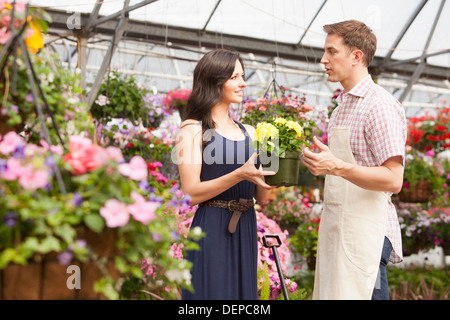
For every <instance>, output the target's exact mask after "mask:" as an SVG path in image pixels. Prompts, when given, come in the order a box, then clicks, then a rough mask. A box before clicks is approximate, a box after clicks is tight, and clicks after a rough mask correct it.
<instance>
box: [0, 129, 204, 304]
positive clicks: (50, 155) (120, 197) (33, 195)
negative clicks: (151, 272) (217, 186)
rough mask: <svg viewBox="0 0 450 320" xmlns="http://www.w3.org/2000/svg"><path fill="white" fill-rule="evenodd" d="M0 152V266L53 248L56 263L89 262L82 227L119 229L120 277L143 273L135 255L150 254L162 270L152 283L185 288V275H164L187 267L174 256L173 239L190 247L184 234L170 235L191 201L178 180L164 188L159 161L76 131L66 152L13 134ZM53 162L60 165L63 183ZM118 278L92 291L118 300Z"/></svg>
mask: <svg viewBox="0 0 450 320" xmlns="http://www.w3.org/2000/svg"><path fill="white" fill-rule="evenodd" d="M0 153H1V159H0V180H1V185H0V186H1V188H0V193H1V194H2V197H0V217H1V219H2V220H3V221H4V223H5V226H4V227H3V228H2V229H1V230H0V238H1V239H2V241H1V245H0V268H5V267H6V266H8V264H10V263H15V264H23V265H25V264H27V263H28V262H29V261H30V260H33V259H34V258H36V256H40V255H45V254H48V253H50V252H56V253H57V254H58V257H59V259H60V262H61V264H70V263H74V262H75V263H77V261H79V262H85V261H89V260H90V259H93V257H94V253H93V252H92V250H90V245H91V244H89V243H88V242H86V239H85V238H84V236H83V235H84V231H83V230H86V229H88V230H91V231H93V232H96V233H103V232H105V231H106V229H110V230H111V229H112V230H115V231H117V232H116V234H117V243H116V244H115V246H116V249H117V252H118V253H117V256H116V257H115V269H116V270H117V271H118V272H119V274H120V275H121V276H122V277H126V278H128V277H134V278H142V277H143V272H142V270H141V264H140V261H141V260H142V259H152V262H153V265H157V266H158V267H159V268H160V269H161V270H164V271H166V276H164V275H163V276H162V278H163V280H164V281H162V282H161V281H160V282H159V284H158V283H153V288H155V287H158V286H160V287H161V286H164V287H166V288H167V287H169V288H170V290H169V292H168V294H172V295H173V294H175V292H176V289H177V287H179V286H182V287H184V286H186V287H189V286H190V278H189V277H181V278H180V277H177V278H170V277H169V276H168V275H167V274H169V275H170V272H180V270H179V269H184V270H187V271H188V270H189V267H190V265H189V264H186V263H184V264H180V263H179V262H178V261H173V262H171V261H172V260H173V259H176V258H174V256H173V252H172V251H171V247H172V245H174V244H184V245H188V246H189V245H190V244H189V242H190V241H189V239H188V238H185V237H182V238H180V237H178V236H174V234H173V231H174V230H176V229H175V228H176V218H175V216H174V214H175V212H176V211H177V208H178V207H185V206H187V205H188V203H189V199H188V198H186V197H184V195H183V193H182V192H181V191H179V190H174V189H177V187H176V184H174V183H172V189H169V188H167V187H166V183H167V182H168V181H167V180H164V179H161V174H160V173H159V171H158V167H159V166H160V164H158V163H151V165H152V166H148V165H147V163H146V162H145V161H144V159H143V158H142V157H140V156H134V157H132V158H131V160H130V161H129V162H125V161H124V159H123V155H122V153H121V151H120V149H118V148H116V147H113V146H109V147H107V148H104V147H101V146H99V145H95V144H94V143H92V141H91V140H90V139H88V138H85V137H82V136H78V135H73V136H71V137H70V144H69V150H68V152H67V153H66V154H63V151H62V150H61V148H58V147H55V146H48V145H47V144H46V143H45V142H42V143H41V146H39V145H36V144H33V143H27V142H25V141H24V140H23V139H22V138H21V137H20V136H19V135H17V134H16V133H15V132H10V133H8V134H6V135H5V136H3V137H2V139H1V141H0ZM56 167H59V168H61V174H62V178H63V179H62V185H61V181H59V180H58V179H57V174H56V170H55V169H56ZM149 168H151V169H149ZM169 183H170V182H169ZM63 188H64V190H63ZM191 235H192V236H194V237H195V233H192V234H189V236H191ZM197 237H198V233H197ZM72 259H75V260H72ZM171 270H172V271H171ZM182 273H183V272H182ZM183 274H185V272H184V273H183ZM119 279H120V277H119ZM119 279H117V278H116V279H115V278H113V277H112V276H111V275H110V274H109V275H106V276H105V277H104V278H102V279H100V280H99V282H98V283H97V285H96V290H97V291H99V292H102V293H103V294H104V295H105V296H106V297H107V298H112V299H116V298H118V297H119V293H120V285H119V284H120V283H121V282H122V281H123V280H119ZM116 285H118V287H117V286H116Z"/></svg>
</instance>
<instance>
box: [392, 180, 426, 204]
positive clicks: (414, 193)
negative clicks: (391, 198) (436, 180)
mask: <svg viewBox="0 0 450 320" xmlns="http://www.w3.org/2000/svg"><path fill="white" fill-rule="evenodd" d="M398 196H399V198H400V201H402V202H427V201H428V200H429V199H430V196H431V185H430V181H427V180H419V181H418V182H417V184H416V185H415V186H414V187H410V188H403V189H402V191H400V193H399V194H398Z"/></svg>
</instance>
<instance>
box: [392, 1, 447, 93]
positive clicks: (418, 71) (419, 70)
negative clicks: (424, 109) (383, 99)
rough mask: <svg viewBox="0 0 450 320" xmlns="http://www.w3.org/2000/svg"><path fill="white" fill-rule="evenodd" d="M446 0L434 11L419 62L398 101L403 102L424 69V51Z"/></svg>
mask: <svg viewBox="0 0 450 320" xmlns="http://www.w3.org/2000/svg"><path fill="white" fill-rule="evenodd" d="M445 1H446V0H442V1H441V5H440V6H439V9H438V11H437V13H436V18H435V19H434V22H433V25H432V27H431V30H430V34H429V35H428V39H427V42H426V43H425V46H424V48H423V53H422V57H421V58H420V63H419V65H418V66H417V68H416V70H415V71H414V73H413V75H412V77H411V79H410V80H409V82H408V85H407V86H406V89H405V90H404V91H403V92H402V95H401V96H400V99H398V100H399V101H400V102H403V101H404V100H405V98H406V96H407V95H408V94H409V93H410V91H411V88H412V86H413V85H414V83H416V81H417V79H419V77H420V75H421V74H422V72H423V70H424V69H425V66H426V63H427V59H426V58H425V56H426V52H427V50H428V46H429V45H430V42H431V39H432V38H433V34H434V31H435V30H436V26H437V23H438V21H439V18H440V16H441V13H442V9H443V8H444V5H445Z"/></svg>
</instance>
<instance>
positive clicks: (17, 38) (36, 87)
mask: <svg viewBox="0 0 450 320" xmlns="http://www.w3.org/2000/svg"><path fill="white" fill-rule="evenodd" d="M15 4H16V1H15V0H14V1H13V5H12V11H11V21H14V8H15ZM28 10H29V7H28V5H27V15H28ZM11 30H12V32H13V34H12V36H11V38H10V39H9V41H8V42H7V43H6V45H5V47H4V48H3V50H2V52H1V53H0V61H2V60H3V59H5V60H4V62H3V63H2V67H1V68H0V70H1V75H3V70H4V69H5V66H6V62H7V61H8V57H9V56H10V55H11V54H12V53H14V59H16V58H17V53H16V51H17V46H20V48H21V49H22V55H23V59H24V62H25V70H26V74H27V78H28V82H29V84H30V87H31V94H32V96H33V99H34V101H35V109H36V113H37V115H38V119H39V122H40V123H41V125H42V130H43V133H44V138H45V140H46V141H47V143H48V145H49V146H51V145H52V142H51V139H50V135H49V132H48V128H47V125H46V123H45V118H44V113H43V110H42V106H41V104H40V102H39V99H38V98H39V94H38V91H39V93H40V95H41V97H42V100H43V101H44V105H45V109H46V111H47V112H48V114H49V116H50V118H51V120H52V125H53V128H54V129H55V131H56V134H57V136H58V139H59V141H60V143H61V145H62V147H63V148H64V143H63V140H62V139H61V136H60V134H59V130H58V127H57V125H56V122H55V119H54V116H53V113H52V111H51V109H50V108H49V106H48V103H47V99H46V98H45V95H44V92H43V91H42V88H41V86H40V84H39V79H38V78H37V76H36V72H35V71H34V68H33V65H32V64H31V60H30V56H29V53H28V49H27V46H26V44H25V41H24V40H23V38H22V33H23V31H24V30H25V25H24V27H22V29H21V30H20V31H19V32H18V31H17V30H16V29H15V28H14V27H12V28H11ZM14 64H15V63H14ZM14 71H15V72H16V71H17V70H14ZM15 78H16V77H15V75H13V79H15ZM49 151H50V156H51V157H53V152H52V151H51V149H49ZM55 176H56V179H57V181H58V185H59V188H60V190H61V193H62V194H63V195H65V194H66V188H65V186H64V182H63V179H62V176H61V172H60V170H59V167H58V166H56V167H55Z"/></svg>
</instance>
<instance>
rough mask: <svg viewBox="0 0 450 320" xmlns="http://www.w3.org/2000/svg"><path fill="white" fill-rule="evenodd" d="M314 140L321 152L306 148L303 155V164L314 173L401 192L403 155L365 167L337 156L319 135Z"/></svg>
mask: <svg viewBox="0 0 450 320" xmlns="http://www.w3.org/2000/svg"><path fill="white" fill-rule="evenodd" d="M313 141H314V144H315V145H316V146H317V147H318V148H319V150H320V151H321V152H320V153H314V152H311V151H310V150H309V149H308V148H305V149H304V150H303V156H302V161H303V164H304V165H305V166H306V168H308V170H309V171H310V172H311V173H312V174H313V175H315V176H318V175H326V174H329V175H335V176H339V177H342V178H344V179H346V180H348V181H350V182H351V183H353V184H355V185H357V186H359V187H361V188H363V189H367V190H373V191H384V192H391V193H399V192H400V190H401V189H402V185H403V158H402V157H401V156H394V157H391V158H389V159H387V160H386V161H385V162H384V163H383V164H382V165H381V166H379V167H364V166H360V165H357V164H351V163H347V162H344V161H342V160H340V159H338V158H336V157H335V156H334V155H333V154H332V153H331V151H330V149H329V148H328V147H327V146H326V145H325V144H323V143H322V142H321V141H320V140H319V139H318V138H317V137H314V138H313Z"/></svg>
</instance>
